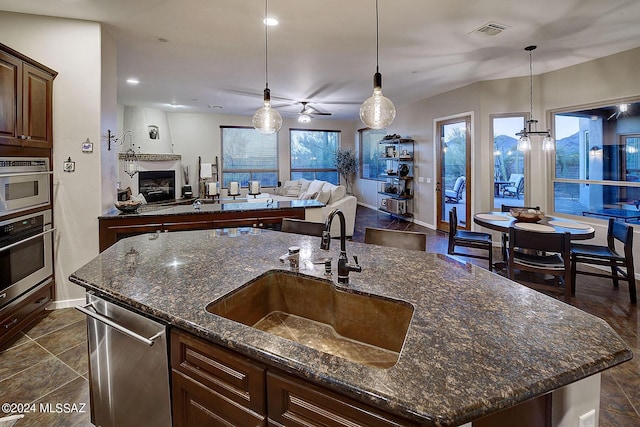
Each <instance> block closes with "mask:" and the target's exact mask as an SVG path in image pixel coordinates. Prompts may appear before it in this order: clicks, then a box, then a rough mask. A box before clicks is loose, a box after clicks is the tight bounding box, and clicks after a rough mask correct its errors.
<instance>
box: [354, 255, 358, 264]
mask: <svg viewBox="0 0 640 427" xmlns="http://www.w3.org/2000/svg"><path fill="white" fill-rule="evenodd" d="M353 262H355V263H356V265H359V263H358V255H354V256H353Z"/></svg>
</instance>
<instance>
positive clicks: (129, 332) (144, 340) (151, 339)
mask: <svg viewBox="0 0 640 427" xmlns="http://www.w3.org/2000/svg"><path fill="white" fill-rule="evenodd" d="M88 307H93V305H92V304H91V303H89V304H87V305H77V306H76V307H75V309H76V310H78V311H80V312H82V313H84V314H86V315H87V316H89V317H92V318H94V319H96V320H97V321H98V322H102V323H104V324H105V325H108V326H111V327H112V328H113V329H115V330H117V331H119V332H122V333H123V334H125V335H126V336H128V337H131V338H133V339H134V340H137V341H140V342H141V343H143V344H146V345H148V346H149V347H151V346H152V345H153V343H154V341H155V340H157V339H158V338H160V337H161V336H162V334H163V333H164V331H160V332H158V333H157V334H155V335H154V336H152V337H149V338H145V337H143V336H142V335H140V334H137V333H135V332H133V331H132V330H130V329H127V328H125V327H124V326H122V325H119V324H117V323H116V322H114V321H113V320H111V319H109V318H108V317H105V316H103V315H102V314H99V313H96V312H94V311H90V310H87V308H88Z"/></svg>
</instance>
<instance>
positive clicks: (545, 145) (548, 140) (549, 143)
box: [542, 135, 556, 151]
mask: <svg viewBox="0 0 640 427" xmlns="http://www.w3.org/2000/svg"><path fill="white" fill-rule="evenodd" d="M555 142H556V141H555V140H554V139H553V138H552V137H551V135H547V136H545V137H544V139H543V140H542V151H553V150H555V149H556V146H555V145H556V144H555Z"/></svg>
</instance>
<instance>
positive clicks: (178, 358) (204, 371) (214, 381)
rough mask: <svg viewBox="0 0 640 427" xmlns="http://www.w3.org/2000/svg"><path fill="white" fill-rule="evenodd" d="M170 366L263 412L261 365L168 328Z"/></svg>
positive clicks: (263, 392) (229, 397)
mask: <svg viewBox="0 0 640 427" xmlns="http://www.w3.org/2000/svg"><path fill="white" fill-rule="evenodd" d="M171 367H172V368H173V369H174V370H175V371H178V372H181V373H183V374H185V375H186V376H188V377H190V378H193V379H194V380H195V381H197V382H200V383H202V384H203V385H204V386H205V387H207V388H209V389H211V390H213V391H215V392H216V393H219V394H220V395H222V396H224V397H226V398H227V399H230V400H232V401H234V402H237V403H238V404H240V405H242V406H245V407H247V408H249V409H251V410H252V411H254V412H256V413H257V414H261V415H265V414H266V396H265V389H266V386H265V367H264V366H262V365H259V364H257V363H255V362H253V361H251V360H249V359H247V358H245V357H243V356H241V355H238V354H235V353H233V352H230V351H228V350H225V349H222V348H220V347H218V346H216V345H214V344H211V343H209V342H206V341H204V340H201V339H199V338H197V337H193V336H191V335H188V334H186V333H184V332H181V331H179V330H177V329H172V331H171Z"/></svg>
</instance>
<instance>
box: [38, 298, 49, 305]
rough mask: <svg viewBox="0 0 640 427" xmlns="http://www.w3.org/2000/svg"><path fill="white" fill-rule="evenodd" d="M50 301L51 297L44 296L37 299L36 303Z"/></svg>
mask: <svg viewBox="0 0 640 427" xmlns="http://www.w3.org/2000/svg"><path fill="white" fill-rule="evenodd" d="M47 301H49V297H42V298H40V299H39V300H37V301H36V304H42V303H44V302H47Z"/></svg>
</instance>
